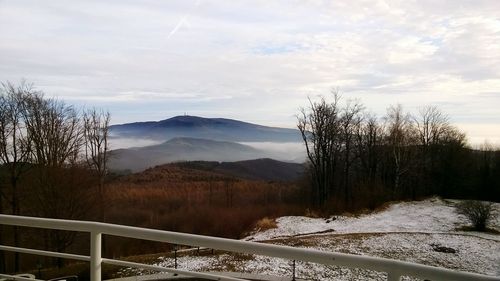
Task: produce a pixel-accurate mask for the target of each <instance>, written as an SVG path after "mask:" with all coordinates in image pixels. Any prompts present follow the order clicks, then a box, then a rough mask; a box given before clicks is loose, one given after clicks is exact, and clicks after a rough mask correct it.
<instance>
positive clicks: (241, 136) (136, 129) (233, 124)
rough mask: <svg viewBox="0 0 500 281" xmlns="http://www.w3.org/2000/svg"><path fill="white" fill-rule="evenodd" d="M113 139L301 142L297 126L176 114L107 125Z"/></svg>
mask: <svg viewBox="0 0 500 281" xmlns="http://www.w3.org/2000/svg"><path fill="white" fill-rule="evenodd" d="M109 130H110V135H111V136H112V137H114V138H119V137H122V138H141V139H153V140H161V141H166V140H169V139H172V138H177V137H188V138H201V139H212V140H219V141H232V142H300V141H301V137H300V132H299V131H298V130H296V129H285V128H275V127H266V126H261V125H257V124H252V123H246V122H242V121H238V120H232V119H225V118H203V117H197V116H176V117H172V118H170V119H165V120H161V121H149V122H136V123H127V124H121V125H113V126H110V128H109Z"/></svg>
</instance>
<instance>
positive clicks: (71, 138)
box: [23, 93, 88, 266]
mask: <svg viewBox="0 0 500 281" xmlns="http://www.w3.org/2000/svg"><path fill="white" fill-rule="evenodd" d="M23 113H24V119H25V124H26V133H27V136H28V138H29V140H30V143H31V153H30V157H31V158H30V160H31V162H32V164H33V165H34V168H33V170H34V171H33V174H32V175H31V178H32V182H31V186H32V188H33V190H32V195H33V196H34V202H33V204H32V205H33V210H32V211H33V212H34V213H35V214H36V215H39V216H43V217H50V218H65V219H80V218H82V217H83V214H84V212H85V210H86V209H87V208H88V204H85V198H88V195H87V194H85V192H84V188H83V187H84V186H82V184H83V183H84V182H85V179H86V178H87V177H86V176H81V177H80V176H79V173H80V172H81V171H82V169H81V168H79V165H78V162H79V160H80V158H81V156H80V152H81V148H82V145H83V126H82V123H81V120H80V117H79V114H78V112H77V111H76V109H74V108H73V107H72V106H68V105H66V104H65V103H63V102H60V101H57V100H54V99H46V98H44V97H43V95H42V94H39V93H36V94H32V95H30V97H29V98H28V99H27V100H26V102H25V103H24V109H23ZM73 238H74V233H65V232H61V231H51V232H50V233H48V232H47V233H45V244H46V248H53V249H54V248H55V249H56V250H57V251H62V250H64V249H65V248H66V247H67V246H68V245H69V244H71V242H72V241H73ZM58 265H59V266H61V265H62V261H61V260H60V259H59V260H58Z"/></svg>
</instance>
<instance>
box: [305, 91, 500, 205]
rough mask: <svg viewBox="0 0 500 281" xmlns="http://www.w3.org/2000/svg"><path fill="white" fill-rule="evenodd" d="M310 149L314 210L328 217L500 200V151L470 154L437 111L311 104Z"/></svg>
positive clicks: (485, 148)
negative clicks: (394, 205)
mask: <svg viewBox="0 0 500 281" xmlns="http://www.w3.org/2000/svg"><path fill="white" fill-rule="evenodd" d="M298 128H299V130H300V132H301V135H302V138H303V140H304V144H305V146H306V149H307V156H308V160H309V161H308V165H309V169H308V170H309V173H308V175H309V180H308V182H309V183H310V191H311V192H310V193H309V194H310V203H311V204H312V205H314V206H316V207H318V208H323V209H326V210H330V211H339V210H344V209H359V208H364V207H369V208H373V207H375V206H377V205H379V204H381V203H382V202H386V201H391V200H415V199H418V198H422V197H425V196H431V195H438V196H442V197H444V198H462V199H463V198H468V199H479V200H489V201H499V200H500V150H498V148H495V147H494V146H492V145H489V144H487V143H485V144H483V145H481V146H480V147H479V148H476V149H474V148H472V147H471V146H470V145H469V144H468V143H467V137H466V135H465V134H464V133H463V132H461V131H460V129H459V128H457V127H455V126H453V124H451V123H450V121H449V117H448V116H447V115H446V114H445V113H443V112H442V111H441V110H440V109H439V108H438V107H436V106H432V105H430V106H423V107H420V108H419V109H418V113H417V114H410V113H409V112H406V111H405V110H404V109H403V107H402V106H401V105H394V106H389V107H388V108H387V113H386V114H385V115H384V116H382V117H377V116H375V115H374V114H371V113H369V111H368V110H366V109H365V107H364V106H363V105H362V104H361V102H360V101H357V100H347V101H344V100H343V99H342V97H341V95H339V94H338V93H337V92H333V93H332V95H331V101H327V98H325V97H322V98H320V99H319V100H318V101H312V100H309V106H308V107H306V108H302V109H301V111H300V114H299V115H298Z"/></svg>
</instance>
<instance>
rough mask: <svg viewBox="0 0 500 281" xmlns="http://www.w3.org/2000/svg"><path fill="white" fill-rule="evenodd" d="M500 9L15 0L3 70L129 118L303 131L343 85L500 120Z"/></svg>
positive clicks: (385, 101)
mask: <svg viewBox="0 0 500 281" xmlns="http://www.w3.org/2000/svg"><path fill="white" fill-rule="evenodd" d="M499 10H500V2H498V1H495V0H492V1H465V0H464V1H435V0H433V1H430V0H429V1H381V0H380V1H303V0H296V1H264V0H262V1H194V0H193V1H154V0H149V1H140V2H137V1H72V3H71V4H69V3H67V2H66V1H61V0H59V1H58V0H51V1H44V2H43V3H42V2H40V1H36V0H32V1H29V0H26V1H12V0H10V1H9V0H4V1H2V2H0V36H1V38H2V40H0V54H1V55H0V79H2V80H11V81H19V80H20V79H21V78H26V79H27V80H29V81H32V82H34V83H35V84H36V85H37V86H39V87H40V88H42V89H43V90H45V91H47V92H48V93H49V94H54V95H57V96H58V97H60V98H63V99H68V100H71V101H72V102H80V103H85V104H88V103H90V102H92V103H95V104H94V105H96V106H109V107H110V108H111V109H112V110H114V112H113V111H112V114H113V117H114V120H115V121H116V122H127V121H139V120H148V119H155V118H166V117H169V116H171V115H173V114H178V113H179V112H183V111H189V112H192V113H193V114H194V113H195V112H199V113H200V114H209V115H211V116H214V115H218V116H221V115H223V116H228V117H232V118H240V119H244V120H247V121H254V122H260V123H265V124H280V125H283V124H288V126H289V127H293V126H294V123H295V119H294V117H293V116H294V114H295V113H296V112H297V108H298V107H299V106H301V105H305V104H306V97H307V96H308V95H309V96H312V97H314V96H316V95H318V94H328V92H329V90H330V89H331V88H332V87H340V89H341V90H342V91H343V92H344V95H345V96H348V97H360V98H362V100H363V101H364V102H365V103H366V106H367V107H368V108H370V109H372V110H373V111H375V112H378V113H383V112H384V111H385V107H387V106H388V105H389V104H393V103H398V102H399V103H402V104H405V105H408V106H409V107H416V106H418V105H422V104H426V103H436V104H438V105H442V106H443V109H444V110H445V111H448V113H449V114H450V115H452V117H454V118H455V119H456V120H458V121H460V122H461V123H471V124H472V123H474V124H481V122H483V123H492V122H493V123H497V124H498V123H500V116H495V114H494V112H495V111H496V107H498V103H497V104H495V102H499V101H500V100H499V98H496V97H498V96H499V95H500V19H499V18H498V14H497V11H499ZM186 23H188V24H186ZM130 104H134V105H136V107H138V108H134V109H132V108H131V107H130ZM141 106H142V108H140V107H141ZM463 108H466V109H467V112H466V113H465V112H464V111H463V110H462V109H463ZM126 111H133V113H130V114H127V113H126ZM140 112H142V114H141V113H140ZM131 118H136V119H135V120H134V119H131ZM138 119H139V120H138ZM468 120H470V121H468ZM471 132H472V131H471ZM471 134H474V136H472V137H474V138H476V137H477V136H479V135H481V136H483V135H487V131H484V133H479V132H476V131H473V132H472V133H471Z"/></svg>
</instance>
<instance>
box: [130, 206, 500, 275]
mask: <svg viewBox="0 0 500 281" xmlns="http://www.w3.org/2000/svg"><path fill="white" fill-rule="evenodd" d="M455 203H456V202H453V201H449V200H441V199H438V198H431V199H427V200H423V201H416V202H403V203H396V204H392V205H390V206H389V207H388V208H386V209H385V210H383V211H380V212H377V213H372V214H367V215H361V216H358V217H354V216H337V217H331V218H328V219H324V218H307V217H297V216H293V217H291V216H290V217H281V218H278V219H277V220H276V221H277V228H275V229H270V230H266V231H262V232H256V233H254V234H252V235H250V236H248V237H246V238H245V240H251V241H264V240H265V241H266V242H267V243H275V244H281V245H290V246H295V247H307V248H314V249H319V250H325V251H335V252H343V253H350V254H357V255H368V256H374V257H383V258H390V259H398V260H404V261H410V262H416V263H421V264H426V265H432V266H439V267H445V268H451V269H457V270H461V271H469V272H476V273H482V274H488V275H494V276H500V235H498V234H493V233H478V232H464V231H457V228H459V227H462V226H464V225H467V220H466V219H465V217H463V216H461V215H458V214H456V212H455V208H454V204H455ZM494 207H495V208H496V209H497V211H498V210H500V204H495V205H494ZM490 228H493V229H496V230H500V218H498V217H497V219H496V220H495V221H493V222H492V223H491V224H490ZM442 249H445V250H448V252H446V251H445V252H443V251H442ZM173 263H174V262H173V259H172V258H170V257H159V258H158V259H157V260H156V261H155V262H154V264H156V265H161V266H167V267H172V266H173ZM178 263H179V268H181V269H185V270H195V271H234V272H246V273H254V274H266V275H274V276H291V274H292V267H291V265H290V261H287V260H283V259H277V258H270V257H261V256H255V255H243V254H227V253H219V254H215V255H202V256H198V255H187V256H182V257H180V258H179V259H178ZM296 266H297V269H296V272H297V276H298V277H299V278H304V279H308V280H384V279H385V278H386V276H385V274H384V273H380V272H374V271H368V270H361V269H349V268H342V267H336V266H324V265H318V264H313V263H301V262H298V263H297V264H296ZM127 271H130V270H124V271H123V272H122V274H127V273H131V272H127ZM132 273H134V274H137V273H140V272H136V271H133V272H132Z"/></svg>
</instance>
